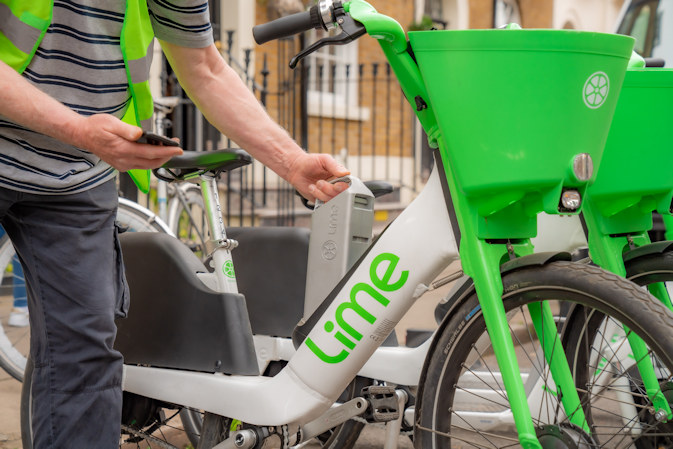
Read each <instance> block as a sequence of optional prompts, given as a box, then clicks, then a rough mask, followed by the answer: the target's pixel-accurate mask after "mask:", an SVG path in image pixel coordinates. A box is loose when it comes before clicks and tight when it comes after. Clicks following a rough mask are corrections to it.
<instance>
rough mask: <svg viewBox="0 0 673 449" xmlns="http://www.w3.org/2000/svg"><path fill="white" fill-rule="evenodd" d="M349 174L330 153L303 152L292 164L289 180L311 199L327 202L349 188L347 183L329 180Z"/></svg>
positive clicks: (303, 194)
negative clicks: (334, 182) (333, 182)
mask: <svg viewBox="0 0 673 449" xmlns="http://www.w3.org/2000/svg"><path fill="white" fill-rule="evenodd" d="M348 174H350V172H349V171H348V170H347V169H346V168H345V167H343V166H341V165H339V164H338V163H337V162H336V161H335V160H334V159H333V158H332V157H331V156H330V155H328V154H310V153H303V152H302V153H301V154H300V155H299V156H297V158H296V159H295V160H294V161H293V162H292V164H291V165H290V167H289V170H288V176H287V180H288V181H289V182H290V184H292V185H293V186H294V187H295V188H296V189H297V190H298V191H299V193H301V195H302V196H304V197H305V198H306V199H308V200H309V201H315V200H316V199H319V200H320V201H323V202H327V201H329V200H330V199H331V198H333V197H335V196H336V195H338V194H339V193H341V192H343V191H344V190H346V188H348V185H346V183H343V182H338V183H336V184H332V183H331V182H328V180H329V179H333V178H340V177H342V176H346V175H348Z"/></svg>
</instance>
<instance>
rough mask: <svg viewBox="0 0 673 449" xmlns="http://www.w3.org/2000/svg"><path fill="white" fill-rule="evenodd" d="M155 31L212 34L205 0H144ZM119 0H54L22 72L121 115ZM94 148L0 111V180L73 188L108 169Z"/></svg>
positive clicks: (208, 39)
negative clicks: (19, 122) (52, 135)
mask: <svg viewBox="0 0 673 449" xmlns="http://www.w3.org/2000/svg"><path fill="white" fill-rule="evenodd" d="M147 4H148V8H149V12H150V19H151V20H152V27H153V29H154V34H155V36H156V37H157V38H159V39H161V40H163V41H167V42H170V43H172V44H176V45H181V46H185V47H192V48H202V47H206V46H208V45H210V44H211V43H212V42H213V37H212V29H211V26H210V20H209V13H208V2H207V1H206V0H147ZM125 8H126V2H125V1H124V0H54V9H53V18H52V22H51V25H50V26H49V28H48V30H47V32H46V34H45V36H44V39H43V40H42V42H41V43H40V46H39V48H38V50H37V52H36V54H35V56H34V57H33V59H32V60H31V62H30V64H29V65H28V67H27V68H26V70H25V71H24V73H23V76H24V78H25V79H27V80H28V81H29V82H31V83H32V84H34V85H35V86H37V87H38V88H39V89H40V90H42V91H43V92H46V93H47V94H49V95H51V96H52V97H54V98H55V99H57V100H59V101H60V102H62V103H63V104H65V105H66V106H68V107H70V108H71V109H73V110H75V111H76V112H78V113H79V114H82V115H93V114H100V113H106V114H113V115H115V116H116V117H119V118H121V117H122V116H123V115H124V113H125V112H126V109H127V107H128V105H129V101H130V99H131V96H130V93H129V90H128V82H127V77H126V71H125V69H124V61H123V59H122V53H121V47H120V34H121V29H122V24H123V21H124V11H125ZM115 174H116V173H115V170H114V169H113V168H112V167H110V166H109V165H108V164H107V163H105V162H104V161H102V160H101V159H99V158H98V157H97V156H96V155H94V154H92V153H90V152H88V151H85V150H81V149H78V148H75V147H73V146H70V145H66V144H63V143H61V142H59V141H57V140H55V139H52V138H50V137H47V136H45V135H42V134H39V133H36V132H33V131H31V130H29V129H26V128H23V127H21V126H18V125H16V124H14V123H12V122H10V121H8V120H7V119H5V118H4V117H2V116H0V187H5V188H9V189H12V190H20V191H24V192H30V193H38V194H47V195H49V194H52V195H55V194H69V193H76V192H81V191H84V190H87V189H89V188H92V187H94V186H96V185H99V184H101V183H103V182H105V181H107V180H109V179H111V178H112V177H114V176H115Z"/></svg>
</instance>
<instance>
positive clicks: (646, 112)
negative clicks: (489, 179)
mask: <svg viewBox="0 0 673 449" xmlns="http://www.w3.org/2000/svg"><path fill="white" fill-rule="evenodd" d="M671 104H673V70H670V69H657V68H631V69H629V70H628V71H627V73H626V77H625V80H624V85H623V88H622V92H621V95H620V98H619V103H618V105H617V110H616V112H615V116H614V119H613V122H612V127H611V129H610V134H609V136H608V140H607V144H606V151H605V157H604V158H603V162H602V163H601V168H600V170H599V173H598V176H597V178H596V182H594V183H593V185H592V186H591V187H590V188H589V190H588V191H587V195H586V197H585V200H584V206H583V215H584V219H585V223H586V228H587V231H588V242H589V251H590V255H591V258H592V260H593V261H594V262H595V263H596V264H598V265H599V266H601V267H602V268H604V269H606V270H608V271H611V272H613V273H615V274H618V275H620V276H625V275H626V268H625V266H624V254H625V253H627V252H628V251H630V250H634V249H635V248H638V247H643V246H645V245H648V244H650V243H651V242H650V238H649V236H648V234H647V231H648V230H649V229H651V228H652V212H653V211H657V212H659V213H660V214H661V215H662V216H663V217H664V219H665V220H666V221H670V216H671V201H672V200H673V177H672V176H671V173H670V171H671V166H672V165H673V151H671V150H672V148H671V147H672V146H673V144H672V143H671V142H673V131H672V130H671V127H670V124H669V123H668V110H669V108H670V105H671ZM648 288H649V291H650V293H652V294H653V295H654V296H655V297H657V298H658V299H659V300H661V301H662V302H663V303H664V304H666V305H667V306H668V308H669V309H671V310H673V306H672V305H671V299H670V298H669V296H668V292H667V291H666V288H665V286H664V285H663V284H662V283H654V284H651V285H650V286H649V287H648ZM627 335H628V338H629V344H630V345H631V351H632V353H633V356H634V358H635V360H636V361H637V362H638V368H639V371H640V375H641V377H642V379H643V382H644V385H645V387H646V390H647V394H648V396H649V397H650V399H651V400H652V402H653V404H654V406H655V408H656V410H657V411H664V412H665V413H666V416H667V419H671V418H673V414H671V407H670V404H669V403H668V400H667V399H666V398H665V397H664V394H663V393H662V391H661V388H660V386H659V381H658V379H657V376H656V374H655V372H654V367H653V364H652V363H651V361H650V357H649V355H648V352H647V347H646V346H645V343H644V342H643V341H642V339H640V338H639V337H637V336H635V335H632V334H629V333H628V330H627Z"/></svg>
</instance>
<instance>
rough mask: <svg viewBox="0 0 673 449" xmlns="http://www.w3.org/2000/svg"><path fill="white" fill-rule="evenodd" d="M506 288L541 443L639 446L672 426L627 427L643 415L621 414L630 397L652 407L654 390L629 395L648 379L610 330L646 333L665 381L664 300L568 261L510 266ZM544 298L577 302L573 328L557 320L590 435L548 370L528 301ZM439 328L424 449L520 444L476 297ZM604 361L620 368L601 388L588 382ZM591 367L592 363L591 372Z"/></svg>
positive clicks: (556, 303)
mask: <svg viewBox="0 0 673 449" xmlns="http://www.w3.org/2000/svg"><path fill="white" fill-rule="evenodd" d="M503 285H504V291H505V293H504V294H503V303H504V306H505V310H506V312H507V318H508V322H509V326H510V331H511V333H512V335H513V340H514V342H515V351H516V356H517V360H518V361H519V364H520V366H521V372H522V377H523V379H524V385H525V387H526V388H525V389H526V393H527V396H528V399H529V400H528V402H529V406H530V409H531V413H532V415H533V420H534V424H535V426H536V429H537V432H538V437H539V438H540V439H541V441H542V444H543V447H545V448H546V447H555V448H570V447H573V448H623V447H636V441H637V440H638V439H645V438H653V437H654V436H655V435H656V434H657V433H658V432H659V431H661V430H664V429H661V428H660V426H652V427H648V428H647V429H641V430H642V432H641V434H639V435H635V434H634V432H633V426H631V427H630V426H628V425H625V424H624V422H631V423H632V422H634V421H637V420H638V416H637V414H636V415H634V416H630V415H627V414H623V411H625V410H627V407H622V405H625V404H624V403H627V404H626V405H633V406H634V407H636V409H637V410H641V411H642V410H647V407H650V406H651V404H649V398H648V397H647V395H643V394H639V395H636V394H632V395H627V396H625V395H624V389H625V388H628V390H629V391H632V390H633V391H636V390H638V389H639V388H642V385H640V381H639V379H638V378H637V376H634V375H633V374H634V369H633V365H634V361H633V360H632V357H631V358H629V355H630V354H629V351H628V350H626V351H624V349H626V348H628V344H626V343H625V335H624V334H623V333H622V334H621V335H620V334H619V333H615V332H612V333H610V334H609V335H606V333H607V332H608V331H609V329H612V330H615V329H622V328H623V325H626V326H627V327H628V328H629V329H630V332H633V333H635V334H637V335H639V336H640V337H641V338H643V340H644V341H645V343H646V344H647V345H648V348H649V353H650V354H652V355H653V358H654V360H656V361H657V368H658V369H657V373H658V375H659V378H660V379H661V384H662V386H664V387H665V386H666V383H667V382H668V380H669V378H670V375H671V372H673V371H672V370H671V368H672V367H673V358H672V357H671V356H672V355H673V352H671V351H672V350H673V314H671V313H670V312H669V311H668V310H667V309H666V308H665V307H664V305H663V304H661V303H660V302H659V301H657V300H656V299H655V298H653V297H652V296H650V295H649V294H647V293H646V292H645V291H643V290H642V289H640V288H638V287H637V286H636V285H634V284H633V283H631V282H629V281H627V280H625V279H623V278H619V277H617V276H614V275H612V274H609V273H607V272H605V271H603V270H601V269H599V268H596V267H592V266H589V265H585V264H578V263H570V262H554V263H551V264H548V265H545V266H536V267H529V268H525V269H520V270H518V271H514V272H510V273H508V274H506V275H505V276H504V277H503ZM541 301H548V302H549V304H550V306H551V308H552V311H559V310H561V309H562V308H563V307H564V306H566V305H569V306H570V310H571V312H570V315H568V318H567V319H566V320H565V324H564V325H561V322H560V321H561V320H558V321H559V323H558V326H559V327H561V326H563V332H562V335H563V339H562V341H564V342H565V345H564V348H565V351H566V356H567V357H568V359H569V363H570V368H571V372H572V373H573V375H574V376H575V378H574V380H575V384H576V386H577V389H578V394H579V396H580V399H581V402H582V407H583V409H584V411H585V415H586V417H587V420H588V424H589V426H590V429H592V431H591V435H590V436H589V435H588V434H586V433H585V432H583V431H582V430H581V429H578V428H577V427H575V426H573V425H571V424H570V423H569V422H568V418H567V417H566V416H565V414H564V412H563V408H562V407H561V406H560V405H559V404H560V403H559V400H558V398H557V393H556V387H555V385H554V383H553V380H552V379H551V376H550V370H549V366H548V364H547V362H546V360H545V358H544V357H543V356H542V350H541V347H540V342H539V341H538V339H537V338H536V336H535V332H534V329H533V326H532V320H531V318H530V315H529V313H528V309H527V307H525V306H527V305H529V304H535V303H539V302H541ZM566 303H567V304H566ZM438 332H439V336H438V339H437V340H436V341H435V344H434V345H433V348H432V349H431V355H430V356H429V357H428V359H427V360H428V361H427V362H426V367H425V369H424V373H423V377H422V383H421V386H420V391H419V396H418V397H417V409H416V428H415V431H414V439H415V442H416V447H420V448H449V447H454V448H459V447H478V448H502V447H519V442H518V437H517V433H516V430H515V429H514V428H513V424H514V422H513V418H512V415H511V412H510V410H509V404H508V402H507V396H506V393H505V391H504V388H503V387H502V379H501V377H500V375H499V372H498V368H497V363H496V361H495V356H494V354H493V351H492V346H491V343H490V340H489V337H488V334H487V332H486V327H485V323H484V318H483V314H482V312H481V308H480V306H479V303H478V299H477V296H476V294H472V295H470V296H469V297H467V298H466V299H465V300H464V301H463V302H462V304H460V305H459V306H458V307H456V308H455V309H454V313H453V314H452V316H451V317H449V318H447V319H446V320H445V321H444V322H443V324H442V327H441V329H440V330H439V331H438ZM613 337H614V338H615V340H614V341H612V338H613ZM578 342H582V343H585V344H584V345H582V346H581V348H582V349H583V351H580V350H579V349H578V348H579V345H578ZM605 342H610V344H604V343H605ZM600 343H603V344H600ZM618 349H619V350H620V351H621V352H620V351H618ZM622 353H623V354H622ZM615 354H622V356H621V357H615ZM597 360H599V361H604V360H607V361H608V362H609V363H608V365H609V366H610V367H611V368H612V369H610V370H609V371H608V370H605V373H608V372H609V375H610V377H609V378H604V379H602V382H603V384H604V386H605V388H603V389H601V390H600V391H595V390H592V389H591V388H587V385H589V384H590V383H591V382H592V377H595V376H596V375H597V373H599V370H598V369H597V368H596V365H595V364H596V361H597ZM590 363H593V365H591V366H592V367H590V368H587V366H588V365H589V364H590ZM581 364H583V365H581ZM580 365H581V366H580ZM625 386H626V387H625ZM617 387H619V388H617ZM606 410H607V411H608V412H607V413H606V412H605V411H606ZM630 410H631V411H632V410H633V408H631V409H630ZM573 445H574V446H573Z"/></svg>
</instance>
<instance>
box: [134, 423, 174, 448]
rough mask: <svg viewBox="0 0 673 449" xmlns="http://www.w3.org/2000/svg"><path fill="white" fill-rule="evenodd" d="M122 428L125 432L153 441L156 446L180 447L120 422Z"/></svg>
mask: <svg viewBox="0 0 673 449" xmlns="http://www.w3.org/2000/svg"><path fill="white" fill-rule="evenodd" d="M122 430H124V431H125V432H128V433H130V434H132V435H135V436H137V437H140V438H143V439H145V440H147V441H148V442H150V443H154V444H156V445H157V446H160V447H163V448H165V449H180V448H178V447H177V446H173V445H172V444H169V443H166V442H165V441H162V440H160V439H159V438H156V437H153V436H152V435H148V434H146V433H145V432H141V431H140V430H136V429H134V428H132V427H129V426H127V425H124V424H122Z"/></svg>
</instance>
